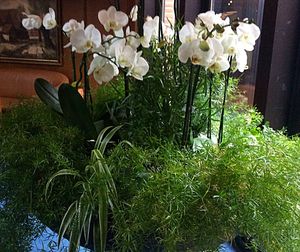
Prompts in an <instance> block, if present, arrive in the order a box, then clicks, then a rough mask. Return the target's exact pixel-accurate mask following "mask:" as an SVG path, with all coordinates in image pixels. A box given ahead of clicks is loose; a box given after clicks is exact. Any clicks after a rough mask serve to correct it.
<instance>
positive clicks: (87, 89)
mask: <svg viewBox="0 0 300 252" xmlns="http://www.w3.org/2000/svg"><path fill="white" fill-rule="evenodd" d="M83 67H84V70H83V73H84V100H85V103H86V105H87V106H88V105H90V106H88V107H90V111H91V114H93V101H92V95H91V88H90V80H89V75H88V67H87V53H84V54H83Z"/></svg>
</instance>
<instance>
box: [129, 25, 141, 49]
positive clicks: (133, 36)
mask: <svg viewBox="0 0 300 252" xmlns="http://www.w3.org/2000/svg"><path fill="white" fill-rule="evenodd" d="M126 44H127V45H129V46H131V47H132V48H133V49H135V50H136V49H137V48H138V47H139V46H140V44H141V39H140V36H139V34H138V33H136V32H135V31H130V27H129V26H128V27H127V28H126Z"/></svg>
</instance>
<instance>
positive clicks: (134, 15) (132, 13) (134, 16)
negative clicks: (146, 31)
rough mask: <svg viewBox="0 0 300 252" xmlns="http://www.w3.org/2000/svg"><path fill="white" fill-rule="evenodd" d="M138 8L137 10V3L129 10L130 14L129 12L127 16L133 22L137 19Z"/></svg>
mask: <svg viewBox="0 0 300 252" xmlns="http://www.w3.org/2000/svg"><path fill="white" fill-rule="evenodd" d="M138 10H139V7H138V6H137V5H134V6H133V7H132V9H131V11H130V14H129V18H130V19H131V20H132V21H133V22H135V21H136V20H137V17H138Z"/></svg>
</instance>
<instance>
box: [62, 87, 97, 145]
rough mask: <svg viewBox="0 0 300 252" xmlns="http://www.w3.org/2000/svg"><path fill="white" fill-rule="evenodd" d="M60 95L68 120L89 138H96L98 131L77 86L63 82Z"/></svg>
mask: <svg viewBox="0 0 300 252" xmlns="http://www.w3.org/2000/svg"><path fill="white" fill-rule="evenodd" d="M58 97H59V102H60V106H61V108H62V111H63V114H64V117H65V118H66V120H67V121H68V122H69V123H70V124H72V125H74V126H77V127H78V128H79V129H81V130H82V131H83V133H84V134H85V137H86V138H87V139H89V140H90V139H96V137H97V131H96V128H95V125H94V122H93V120H92V116H91V115H90V111H89V109H88V108H87V106H86V104H85V101H84V99H83V98H82V97H81V95H80V94H79V93H78V92H77V90H76V89H75V88H73V87H72V86H70V85H67V84H62V85H61V86H60V87H59V89H58Z"/></svg>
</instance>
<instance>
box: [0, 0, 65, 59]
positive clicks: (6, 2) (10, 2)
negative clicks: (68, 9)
mask: <svg viewBox="0 0 300 252" xmlns="http://www.w3.org/2000/svg"><path fill="white" fill-rule="evenodd" d="M60 6H61V0H1V1H0V62H7V63H25V64H46V65H62V41H61V31H60V29H59V28H58V27H55V28H54V29H51V30H46V29H45V28H44V27H43V26H41V27H40V28H39V29H32V30H26V29H25V28H24V27H23V25H22V19H23V18H26V14H33V15H38V16H40V17H41V19H43V16H44V15H45V14H46V13H48V12H49V8H52V9H53V10H54V11H55V14H56V21H57V23H58V24H60V20H61V18H60V17H61V12H60Z"/></svg>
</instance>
